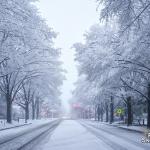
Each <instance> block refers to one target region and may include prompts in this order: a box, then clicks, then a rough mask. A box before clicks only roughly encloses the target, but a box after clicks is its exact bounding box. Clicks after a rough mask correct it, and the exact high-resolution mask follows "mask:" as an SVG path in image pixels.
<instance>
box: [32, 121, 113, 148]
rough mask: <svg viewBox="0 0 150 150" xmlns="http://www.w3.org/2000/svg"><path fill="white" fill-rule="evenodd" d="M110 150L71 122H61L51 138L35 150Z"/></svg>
mask: <svg viewBox="0 0 150 150" xmlns="http://www.w3.org/2000/svg"><path fill="white" fill-rule="evenodd" d="M100 148H101V149H102V150H112V148H110V147H109V146H108V145H107V144H105V143H104V142H103V141H101V140H100V139H98V138H97V137H96V136H94V135H93V134H91V133H90V132H89V131H87V130H86V129H85V128H84V127H83V126H81V125H80V124H79V123H77V122H76V121H73V120H66V121H63V122H62V123H61V124H60V125H59V126H58V128H57V129H56V130H55V131H54V133H53V134H52V136H51V137H49V139H47V141H46V142H45V143H44V144H43V145H41V146H39V145H38V146H37V147H35V150H100Z"/></svg>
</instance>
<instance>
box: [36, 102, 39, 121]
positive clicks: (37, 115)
mask: <svg viewBox="0 0 150 150" xmlns="http://www.w3.org/2000/svg"><path fill="white" fill-rule="evenodd" d="M36 102H37V105H36V119H39V112H40V106H39V100H37V101H36Z"/></svg>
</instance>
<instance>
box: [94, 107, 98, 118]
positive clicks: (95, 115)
mask: <svg viewBox="0 0 150 150" xmlns="http://www.w3.org/2000/svg"><path fill="white" fill-rule="evenodd" d="M94 117H95V121H96V120H97V105H95V114H94Z"/></svg>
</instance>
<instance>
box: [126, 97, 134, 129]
mask: <svg viewBox="0 0 150 150" xmlns="http://www.w3.org/2000/svg"><path fill="white" fill-rule="evenodd" d="M132 120H133V119H132V104H131V97H128V98H127V125H128V126H129V125H132Z"/></svg>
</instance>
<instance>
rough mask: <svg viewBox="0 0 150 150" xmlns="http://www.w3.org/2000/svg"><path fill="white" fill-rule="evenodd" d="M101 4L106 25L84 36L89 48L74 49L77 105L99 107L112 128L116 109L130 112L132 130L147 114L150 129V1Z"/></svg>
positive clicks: (121, 0)
mask: <svg viewBox="0 0 150 150" xmlns="http://www.w3.org/2000/svg"><path fill="white" fill-rule="evenodd" d="M97 2H98V9H99V10H100V21H101V23H100V24H97V25H93V26H92V27H91V28H90V30H89V31H88V32H86V33H85V35H84V37H85V43H76V44H74V48H75V51H76V55H75V60H76V61H77V63H78V71H79V79H78V81H77V83H76V89H75V90H74V92H73V95H74V97H73V99H74V100H75V101H79V102H81V103H82V104H84V105H95V107H96V109H97V107H99V109H101V110H102V111H101V113H100V114H101V115H102V116H103V115H104V114H105V115H106V121H108V119H109V121H110V122H113V121H114V113H115V110H116V109H117V108H123V109H125V113H126V114H125V116H126V117H127V124H128V125H131V124H132V123H133V119H134V118H136V116H140V117H143V116H142V115H143V114H144V113H145V114H147V127H150V67H149V65H150V47H149V46H150V43H149V41H150V14H149V11H150V1H149V0H137V1H134V0H130V1H126V0H119V1H114V0H103V1H101V0H97ZM101 6H102V7H101ZM109 114H110V115H109Z"/></svg>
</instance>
